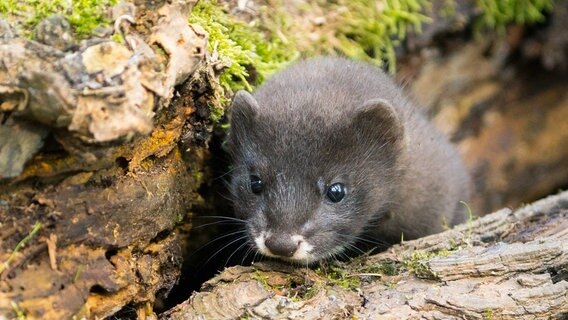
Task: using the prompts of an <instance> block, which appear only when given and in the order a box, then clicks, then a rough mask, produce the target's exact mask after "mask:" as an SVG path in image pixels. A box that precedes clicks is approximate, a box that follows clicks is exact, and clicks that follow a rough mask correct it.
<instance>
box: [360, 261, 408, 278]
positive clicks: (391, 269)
mask: <svg viewBox="0 0 568 320" xmlns="http://www.w3.org/2000/svg"><path fill="white" fill-rule="evenodd" d="M364 272H365V273H369V274H381V275H387V276H396V275H398V274H400V266H399V265H397V264H395V263H388V262H385V263H377V264H373V265H371V266H369V267H366V268H365V269H364Z"/></svg>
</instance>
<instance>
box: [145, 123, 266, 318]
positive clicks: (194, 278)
mask: <svg viewBox="0 0 568 320" xmlns="http://www.w3.org/2000/svg"><path fill="white" fill-rule="evenodd" d="M224 140H225V130H222V129H220V128H218V129H217V130H216V131H215V132H213V136H212V139H211V140H210V142H209V151H210V154H209V155H208V159H207V160H206V164H208V165H209V167H208V168H206V170H209V171H208V172H205V173H204V175H205V177H207V178H206V179H208V181H205V182H204V183H203V184H202V186H201V187H200V189H199V194H200V195H201V197H202V198H203V201H202V204H201V205H199V206H195V207H193V208H191V212H192V213H194V214H195V215H194V216H193V217H191V218H190V221H185V222H184V223H182V225H185V226H182V229H186V230H180V232H179V235H180V236H179V237H180V241H181V242H182V250H183V253H184V257H183V258H184V261H183V265H182V270H181V276H180V279H179V281H178V284H177V285H176V286H175V287H174V288H173V289H172V290H171V292H170V293H169V295H168V297H167V298H166V299H165V300H163V301H162V302H161V303H157V304H156V312H163V311H165V310H168V309H170V308H172V307H174V306H176V305H177V304H179V303H181V302H183V301H185V300H187V299H188V298H189V297H190V296H191V294H192V293H193V292H194V291H196V290H199V289H200V287H201V285H202V284H203V283H204V282H205V281H207V280H209V279H211V278H212V277H213V276H214V275H215V274H217V273H218V272H219V271H221V270H223V269H224V268H226V267H230V266H234V265H237V264H242V265H250V264H251V262H252V259H253V258H254V252H253V251H252V250H249V248H250V247H249V246H248V245H247V244H245V239H244V236H245V234H244V225H243V224H242V223H238V222H236V221H235V220H232V219H231V218H232V217H233V209H232V206H231V201H230V199H229V198H230V197H229V191H228V189H227V184H228V183H229V181H230V158H229V155H228V154H227V153H226V152H225V151H224V150H223V141H224ZM223 217H228V218H223ZM247 251H248V254H247ZM259 258H260V257H259V256H258V255H257V257H256V260H259Z"/></svg>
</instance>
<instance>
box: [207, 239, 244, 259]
mask: <svg viewBox="0 0 568 320" xmlns="http://www.w3.org/2000/svg"><path fill="white" fill-rule="evenodd" d="M247 237H248V235H244V236H242V237H239V238H236V239H235V240H233V241H231V242H229V243H227V244H226V245H224V246H223V247H222V248H221V249H219V250H217V251H216V252H215V253H214V254H213V255H211V256H210V257H209V259H207V261H205V263H204V264H203V265H207V263H208V262H209V261H211V259H213V257H215V256H216V255H218V254H219V253H221V251H223V250H225V248H227V247H228V246H230V245H232V244H233V243H235V242H237V241H241V240H243V239H246V238H247Z"/></svg>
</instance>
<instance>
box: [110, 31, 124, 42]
mask: <svg viewBox="0 0 568 320" xmlns="http://www.w3.org/2000/svg"><path fill="white" fill-rule="evenodd" d="M111 39H112V41H114V42H116V43H122V42H123V41H124V37H123V36H122V34H120V33H115V34H113V35H112V36H111Z"/></svg>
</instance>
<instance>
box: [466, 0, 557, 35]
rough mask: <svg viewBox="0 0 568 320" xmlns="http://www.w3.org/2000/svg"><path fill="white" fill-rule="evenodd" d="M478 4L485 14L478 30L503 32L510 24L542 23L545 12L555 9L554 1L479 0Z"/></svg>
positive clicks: (481, 17)
mask: <svg viewBox="0 0 568 320" xmlns="http://www.w3.org/2000/svg"><path fill="white" fill-rule="evenodd" d="M476 3H477V6H478V7H479V9H480V10H481V11H482V12H483V14H482V15H481V16H480V18H479V20H478V22H477V25H476V28H477V29H478V30H479V29H495V30H497V31H501V32H502V31H504V29H505V26H506V25H507V24H509V23H521V24H522V23H535V22H542V21H544V19H545V15H544V14H545V12H550V11H551V10H552V7H553V0H503V1H494V0H477V1H476Z"/></svg>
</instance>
